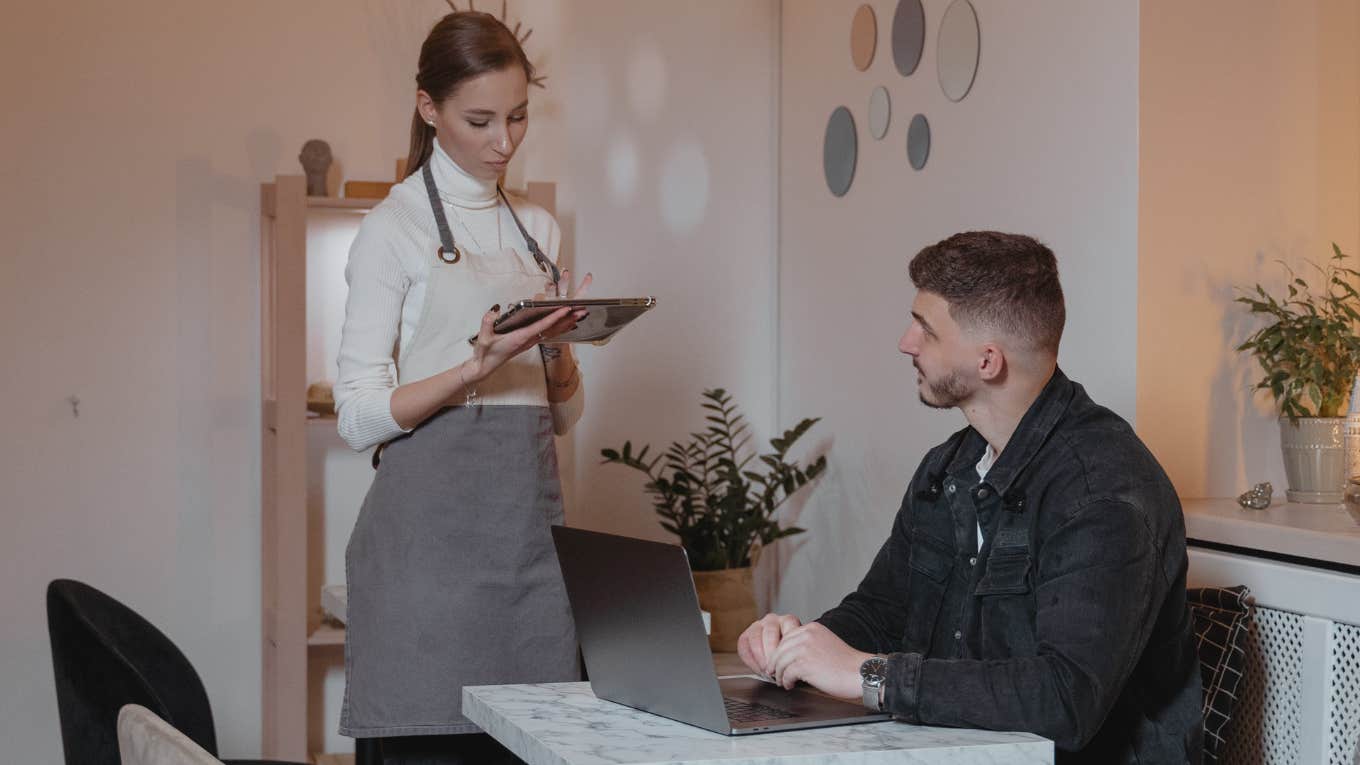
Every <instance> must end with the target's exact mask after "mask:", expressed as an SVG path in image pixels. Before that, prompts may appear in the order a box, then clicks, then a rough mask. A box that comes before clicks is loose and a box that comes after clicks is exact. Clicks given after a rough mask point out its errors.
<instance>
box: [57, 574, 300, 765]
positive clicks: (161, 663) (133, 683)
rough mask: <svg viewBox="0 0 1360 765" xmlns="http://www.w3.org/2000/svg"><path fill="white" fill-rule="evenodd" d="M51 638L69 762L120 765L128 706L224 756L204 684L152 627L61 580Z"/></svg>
mask: <svg viewBox="0 0 1360 765" xmlns="http://www.w3.org/2000/svg"><path fill="white" fill-rule="evenodd" d="M47 634H48V638H49V639H50V640H51V642H52V668H53V670H54V671H55V674H56V681H57V709H58V711H59V713H60V715H61V743H62V748H63V750H64V751H65V753H66V765H119V756H118V710H119V709H121V708H122V707H123V705H124V704H141V705H142V706H144V707H146V708H147V709H150V710H151V711H152V712H155V713H156V714H157V715H158V716H160V717H161V719H163V720H165V721H166V722H168V723H170V724H171V725H173V726H175V728H177V729H178V730H179V731H180V732H182V733H184V735H186V736H188V737H189V738H190V739H193V741H194V743H196V744H198V745H199V746H201V747H203V748H204V749H206V750H208V752H210V753H211V754H212V755H213V756H214V757H215V756H217V734H216V733H215V732H214V729H213V720H212V709H211V707H210V706H209V705H208V694H207V692H206V691H204V690H203V682H202V681H201V680H199V678H198V673H197V672H195V671H194V667H193V665H192V664H190V663H189V660H188V659H187V658H185V656H184V654H183V653H181V652H180V650H179V648H177V647H176V646H175V644H174V643H173V642H171V640H170V638H168V637H166V636H165V634H164V633H163V632H161V631H160V630H158V629H156V627H155V626H154V625H152V624H151V622H148V621H147V620H146V619H143V618H142V617H141V616H140V615H138V614H137V612H135V611H133V610H132V609H130V608H128V607H127V606H125V605H123V604H122V603H120V602H118V601H117V600H114V599H113V598H111V597H109V596H108V595H106V594H104V593H102V592H100V591H99V590H97V589H95V588H93V587H91V586H89V585H88V584H84V583H82V582H77V581H74V580H71V579H57V580H54V581H53V582H52V583H51V584H49V585H47ZM226 762H229V763H239V764H241V765H244V764H245V763H265V762H270V761H266V760H227V761H226ZM285 765H286V764H285ZM292 765H301V764H300V763H294V764H292Z"/></svg>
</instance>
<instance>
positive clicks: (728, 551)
mask: <svg viewBox="0 0 1360 765" xmlns="http://www.w3.org/2000/svg"><path fill="white" fill-rule="evenodd" d="M703 408H704V409H706V410H708V415H707V416H706V418H705V419H706V420H707V422H708V427H707V428H706V429H704V430H703V431H701V432H698V433H691V434H690V436H689V439H688V440H686V441H676V442H674V443H672V444H671V445H670V448H668V449H667V450H666V451H665V453H663V454H660V455H657V456H654V457H652V458H651V459H650V460H649V459H648V457H647V454H648V452H649V451H650V449H651V447H650V446H643V447H642V449H641V450H640V451H638V452H636V453H634V452H633V445H632V442H631V441H625V442H624V444H623V448H622V449H619V450H615V449H602V450H600V454H601V455H602V456H603V457H604V463H606V464H607V463H616V464H619V465H627V466H628V467H631V468H633V469H635V470H638V471H640V472H642V473H645V474H646V476H647V483H646V484H645V486H644V487H643V488H644V490H645V491H646V492H647V494H649V495H651V498H652V506H653V508H654V509H655V510H656V514H657V515H658V516H660V521H661V527H662V528H664V529H665V530H666V531H669V532H670V533H672V534H674V535H676V536H677V537H679V539H680V544H681V545H682V546H683V547H684V548H685V553H686V554H687V555H688V557H689V562H690V568H691V569H693V571H694V585H695V589H696V590H697V591H698V593H699V603H700V605H701V606H702V607H703V608H704V610H706V611H708V612H709V613H710V614H712V617H713V624H712V630H711V632H710V635H709V644H710V645H711V646H712V647H713V650H715V651H734V650H736V644H737V638H738V637H739V636H740V635H741V632H742V630H744V629H746V627H747V625H749V624H750V623H751V622H752V621H754V620H755V618H756V604H755V594H754V592H753V589H752V577H751V565H752V563H753V562H754V561H755V560H756V558H757V557H758V556H759V554H760V551H761V550H762V549H763V548H764V547H766V546H768V545H770V544H773V543H774V542H775V541H776V540H779V539H782V538H784V537H788V536H793V535H794V534H801V533H803V529H800V528H798V527H797V526H781V525H780V523H779V520H778V519H777V518H775V512H776V511H777V510H778V509H779V507H780V506H781V505H783V504H784V503H785V502H786V501H787V500H788V499H789V497H790V496H792V495H793V494H795V493H797V491H798V490H799V489H801V488H803V487H804V486H805V485H807V484H808V482H810V481H812V480H813V479H815V478H816V477H817V476H819V475H821V474H822V472H823V471H825V470H826V457H825V456H821V457H818V458H817V459H816V460H815V461H813V462H812V463H811V464H809V465H808V466H807V467H806V468H802V467H799V465H798V463H797V462H796V461H790V460H789V459H788V451H789V448H790V447H792V446H793V444H794V442H796V441H797V440H798V439H799V438H801V437H802V436H803V434H804V433H806V432H807V431H808V430H809V429H811V428H812V426H813V425H816V424H817V422H818V420H819V419H820V418H811V419H805V420H803V421H802V422H799V423H798V424H797V425H796V426H794V427H793V428H792V429H790V430H786V431H784V434H783V435H782V436H780V437H779V438H772V439H770V446H771V447H772V448H773V451H771V452H768V453H765V454H756V453H754V452H753V451H752V450H751V449H750V448H749V444H750V441H751V436H750V432H749V429H748V428H747V425H746V420H745V418H744V417H743V416H742V415H741V413H740V412H739V411H738V409H737V406H736V404H734V403H732V397H731V396H730V395H728V393H727V391H725V390H723V389H722V388H717V389H713V390H705V391H704V392H703Z"/></svg>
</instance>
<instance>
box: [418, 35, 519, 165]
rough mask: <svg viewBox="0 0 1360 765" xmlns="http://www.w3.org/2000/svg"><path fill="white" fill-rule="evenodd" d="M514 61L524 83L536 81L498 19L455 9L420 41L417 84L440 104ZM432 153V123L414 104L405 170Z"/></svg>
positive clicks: (424, 160)
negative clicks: (465, 85) (479, 77)
mask: <svg viewBox="0 0 1360 765" xmlns="http://www.w3.org/2000/svg"><path fill="white" fill-rule="evenodd" d="M516 65H518V66H520V67H522V68H523V69H524V76H525V77H527V78H528V79H529V82H531V83H537V80H536V79H535V77H534V65H533V64H531V63H529V57H528V56H526V55H524V48H522V47H521V46H520V44H519V40H518V39H517V38H516V37H515V34H514V33H513V32H511V31H510V29H509V28H508V27H507V26H505V24H504V23H502V22H501V20H500V19H498V18H496V17H495V16H492V15H491V14H489V13H481V12H479V11H455V12H453V13H450V14H449V15H447V16H445V17H444V18H442V19H440V20H439V21H438V23H436V24H435V25H434V28H433V29H431V30H430V34H429V36H428V37H426V38H425V43H424V44H423V45H421V46H420V63H419V68H418V70H417V72H416V87H417V88H419V89H420V90H423V91H425V92H426V93H429V94H430V98H432V99H434V102H435V104H441V103H443V102H444V100H445V99H447V98H448V97H449V96H451V95H453V93H454V91H455V90H457V89H458V86H460V85H462V84H463V82H465V81H466V80H469V79H472V78H473V77H476V76H477V75H480V74H485V73H487V72H497V71H500V70H502V69H505V68H506V67H509V66H516ZM432 154H434V128H433V127H432V126H430V125H429V124H427V123H426V122H425V120H424V119H422V118H421V116H420V110H418V109H417V110H416V112H415V114H414V115H413V116H412V117H411V149H410V151H409V152H408V153H407V156H406V174H407V175H411V174H412V173H414V172H416V171H417V170H419V169H420V168H421V166H422V165H424V164H425V163H426V162H427V161H428V160H429V159H430V156H431V155H432Z"/></svg>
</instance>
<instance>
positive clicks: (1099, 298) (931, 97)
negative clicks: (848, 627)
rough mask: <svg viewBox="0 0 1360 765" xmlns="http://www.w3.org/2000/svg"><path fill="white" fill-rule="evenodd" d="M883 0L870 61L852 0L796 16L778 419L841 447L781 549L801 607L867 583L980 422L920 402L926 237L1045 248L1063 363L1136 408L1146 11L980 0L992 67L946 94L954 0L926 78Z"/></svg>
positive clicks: (801, 0) (799, 7)
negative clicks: (965, 233) (944, 453)
mask: <svg viewBox="0 0 1360 765" xmlns="http://www.w3.org/2000/svg"><path fill="white" fill-rule="evenodd" d="M870 4H871V5H872V6H873V8H874V10H875V12H876V13H877V16H878V28H879V45H878V52H877V55H876V56H875V58H874V61H873V63H872V65H871V66H870V67H869V70H868V71H867V72H859V71H857V70H856V69H854V67H853V66H852V65H851V60H850V51H849V47H850V46H849V39H850V21H851V18H852V16H853V14H854V11H855V8H856V7H857V6H858V3H857V2H852V1H851V0H838V1H837V2H826V1H825V0H788V1H787V2H785V3H784V9H783V31H782V36H781V46H782V50H783V56H782V59H781V60H782V63H783V72H782V77H783V84H782V91H781V116H782V122H781V135H780V165H779V170H780V188H781V197H780V210H779V214H780V237H779V248H780V250H779V251H780V262H779V269H780V282H779V284H780V293H779V309H780V310H779V338H780V354H781V359H780V366H779V380H780V385H781V388H780V406H779V421H780V424H781V426H782V425H784V424H787V423H790V422H793V421H795V420H797V419H798V418H801V417H805V416H813V415H821V416H823V417H825V420H824V421H823V422H822V423H821V424H820V425H819V426H818V428H817V429H816V430H814V431H813V433H814V434H815V435H817V437H818V440H819V441H820V442H821V444H820V445H822V446H826V447H829V448H830V452H829V459H830V474H829V475H828V476H827V477H826V480H824V481H823V482H822V483H821V485H819V486H818V487H817V488H816V489H815V491H814V492H813V494H812V495H811V496H810V497H809V498H808V500H807V502H806V506H805V507H804V508H802V510H801V512H800V513H797V514H796V517H797V520H798V523H799V525H801V526H803V527H805V528H807V529H808V530H809V532H808V534H806V535H804V536H801V537H794V538H793V539H791V540H788V541H786V542H783V543H781V546H780V548H778V549H779V553H780V555H779V557H780V559H781V560H780V564H781V569H782V571H783V578H782V581H781V585H780V594H779V597H778V599H777V603H778V605H779V607H780V608H781V609H782V610H788V611H792V612H795V613H799V614H802V615H804V616H814V615H816V614H819V613H820V612H821V611H822V610H824V609H826V608H828V607H830V606H832V605H834V604H835V603H836V602H837V601H838V600H839V598H840V597H841V596H842V595H844V594H845V593H846V592H848V591H849V590H850V589H852V588H853V587H854V586H855V585H856V584H857V583H858V581H859V579H860V577H862V576H863V573H864V571H865V570H866V569H867V567H868V564H869V562H870V561H871V560H872V558H873V555H874V554H875V553H876V552H877V550H878V546H879V545H880V544H881V543H882V540H883V539H884V538H885V537H886V535H887V533H888V530H889V528H890V524H891V521H892V518H893V516H894V515H895V513H896V511H897V509H898V506H899V503H900V501H901V498H902V493H903V491H904V490H905V488H906V484H907V481H908V479H909V478H910V477H911V474H912V472H913V471H914V470H915V468H916V466H917V464H918V463H919V461H920V459H921V457H922V456H923V455H924V454H925V452H926V450H927V449H928V448H929V447H931V446H933V445H935V444H937V443H939V442H940V441H942V440H943V439H944V438H945V437H946V436H947V434H949V433H951V432H953V431H954V430H956V429H958V428H960V427H962V426H963V425H964V422H963V420H962V417H961V416H960V415H959V414H958V413H957V412H954V411H950V412H945V413H941V412H937V411H934V410H929V409H927V408H925V407H924V406H922V405H921V404H919V403H918V402H917V401H916V387H915V375H914V373H913V371H912V367H911V364H910V362H909V360H908V359H907V358H906V357H904V356H902V355H901V354H899V353H898V351H897V341H898V338H899V337H900V336H901V334H902V332H903V330H904V329H905V328H906V326H907V323H908V321H909V318H910V317H909V315H908V314H909V307H910V305H911V300H912V298H913V296H914V290H913V288H912V286H911V282H910V279H909V278H908V275H907V263H908V261H909V260H910V258H911V256H912V255H914V254H915V253H916V252H917V251H918V250H919V249H921V248H922V247H923V246H925V245H927V244H931V243H934V242H936V241H938V240H940V239H942V238H944V237H946V236H948V235H950V234H952V233H954V232H957V231H962V230H969V229H1000V230H1003V231H1015V232H1020V233H1027V234H1031V235H1034V236H1037V237H1038V238H1039V239H1041V240H1043V241H1044V242H1045V243H1047V244H1048V245H1049V246H1050V247H1052V248H1053V250H1054V252H1055V253H1056V254H1057V256H1058V262H1059V268H1060V271H1061V275H1062V280H1063V286H1064V290H1065V293H1066V297H1067V307H1068V323H1067V330H1066V334H1065V336H1064V338H1063V344H1062V353H1061V356H1060V363H1061V365H1062V367H1063V369H1064V370H1065V371H1066V372H1067V373H1068V375H1069V376H1071V377H1072V378H1073V379H1075V380H1077V381H1079V382H1081V383H1083V384H1085V385H1086V387H1087V389H1088V390H1089V391H1090V392H1091V394H1092V396H1093V397H1094V398H1095V399H1096V400H1097V401H1099V402H1102V403H1104V404H1106V405H1108V406H1111V407H1112V408H1113V409H1114V410H1115V411H1117V412H1119V413H1120V414H1121V415H1123V416H1124V417H1126V418H1129V419H1132V417H1133V414H1134V412H1133V410H1134V376H1135V375H1134V369H1135V359H1134V355H1133V353H1132V348H1133V347H1134V341H1135V337H1134V331H1135V323H1136V294H1137V293H1136V275H1137V274H1136V267H1137V260H1136V258H1137V218H1136V204H1137V188H1138V186H1137V170H1138V148H1137V141H1138V136H1137V125H1138V121H1137V120H1138V102H1137V99H1138V5H1137V4H1136V3H1128V2H1122V1H1119V0H1104V1H1103V2H1091V1H1090V0H1061V1H1057V0H1055V1H1053V2H1044V3H1011V2H1005V1H1004V0H974V6H975V7H976V9H977V14H978V17H979V24H980V27H981V42H982V49H981V60H980V65H979V70H978V75H977V79H976V82H975V84H974V85H973V89H972V92H971V93H970V94H969V95H968V96H967V98H965V99H964V100H963V101H962V102H960V103H951V102H949V101H948V100H947V99H945V97H944V95H943V94H942V93H941V91H940V87H939V85H938V83H937V80H936V66H935V54H936V47H935V32H936V31H937V30H938V28H939V24H940V20H941V18H942V17H943V14H944V11H945V8H946V7H948V3H947V2H946V1H945V0H926V2H925V4H924V5H925V10H926V23H927V28H928V30H929V33H928V35H927V40H926V46H925V51H924V55H923V56H922V59H921V64H920V66H919V68H918V69H917V70H916V72H915V73H914V74H913V75H912V76H911V77H909V78H903V77H902V76H901V75H899V74H898V73H897V69H896V68H895V66H894V65H893V61H892V55H891V46H890V44H889V42H888V40H889V37H888V33H889V30H890V29H891V23H892V14H893V10H894V9H895V7H896V5H897V3H896V2H891V1H890V0H875V1H874V2H872V3H870ZM877 85H884V86H886V87H887V88H888V90H889V92H890V94H891V96H892V124H891V127H890V129H889V133H888V135H887V137H886V138H884V139H883V140H882V141H875V140H873V138H872V137H871V136H870V135H869V133H868V128H867V125H868V122H867V120H868V102H869V94H870V91H871V90H872V89H873V88H874V87H875V86H877ZM840 105H844V106H847V107H849V108H850V110H851V112H852V113H853V114H854V116H855V119H856V128H857V132H858V136H859V162H858V166H857V169H856V172H855V179H854V185H853V186H852V187H851V189H850V191H849V193H848V194H847V195H846V196H845V197H843V198H840V199H837V198H835V197H833V196H832V195H831V193H830V192H829V191H828V190H827V186H826V183H825V181H824V180H823V174H822V136H823V133H824V131H825V128H826V121H827V119H828V117H829V116H830V114H831V112H832V110H833V109H834V108H835V107H837V106H840ZM917 112H920V113H923V114H925V115H926V116H927V118H928V119H929V120H930V123H931V134H932V149H931V155H930V160H929V163H928V164H927V165H926V167H925V169H924V170H922V171H920V172H915V171H913V170H912V169H911V167H910V166H909V165H908V163H907V161H906V152H905V146H906V128H907V124H908V122H909V121H910V119H911V117H912V115H914V114H915V113H917ZM812 445H813V444H810V445H809V446H812Z"/></svg>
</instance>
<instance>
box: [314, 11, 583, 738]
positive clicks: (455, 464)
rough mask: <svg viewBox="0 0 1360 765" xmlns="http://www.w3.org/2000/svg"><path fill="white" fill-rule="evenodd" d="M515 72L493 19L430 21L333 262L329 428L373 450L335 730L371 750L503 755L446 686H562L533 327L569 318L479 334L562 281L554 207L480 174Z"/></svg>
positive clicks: (556, 289) (545, 333) (563, 636)
mask: <svg viewBox="0 0 1360 765" xmlns="http://www.w3.org/2000/svg"><path fill="white" fill-rule="evenodd" d="M533 76H534V70H533V66H532V65H531V64H530V63H529V60H528V58H527V57H526V56H525V54H524V50H523V49H522V48H521V47H520V44H519V41H518V40H517V39H516V38H515V36H514V34H512V33H511V31H510V30H509V29H507V28H506V27H505V25H504V24H502V23H501V22H500V21H499V20H498V19H496V18H495V17H493V16H491V15H488V14H485V13H477V12H470V11H465V12H456V13H452V14H449V15H448V16H445V17H444V18H443V19H442V20H441V21H440V22H439V23H438V24H436V25H435V26H434V28H433V29H432V30H431V31H430V34H429V37H428V38H426V40H425V43H424V45H423V46H421V49H420V63H419V72H418V74H417V75H416V84H417V87H418V90H417V91H416V113H415V117H414V120H413V122H412V126H411V153H410V157H409V159H408V161H407V165H406V167H407V168H408V170H409V172H410V175H409V176H408V177H407V178H406V180H405V181H403V182H401V183H399V184H397V185H396V186H395V187H393V189H392V192H391V194H390V195H389V196H388V197H387V199H386V200H384V201H383V202H382V203H381V204H380V205H378V206H377V207H376V208H374V209H373V210H372V212H370V213H369V214H368V216H367V217H366V218H365V219H364V222H363V224H362V225H361V226H360V228H359V233H358V235H357V237H356V238H355V240H354V245H353V247H352V248H351V250H350V256H349V265H348V267H347V269H346V272H345V275H346V279H347V281H348V282H349V298H348V301H347V302H346V305H345V324H344V330H343V335H342V337H341V341H340V354H339V380H338V381H337V384H336V386H335V400H336V405H337V407H338V409H339V418H340V422H339V430H340V435H341V436H342V437H343V438H344V439H345V441H346V442H347V443H348V444H349V445H350V446H351V447H353V448H354V449H356V450H362V449H367V448H370V447H373V446H378V445H382V446H381V447H380V462H379V465H378V472H377V475H376V476H375V478H374V481H373V485H372V488H370V489H369V492H368V496H367V497H366V498H365V499H364V504H363V507H362V509H361V510H360V512H359V518H358V521H357V522H356V523H355V526H354V531H353V534H352V536H351V537H350V542H349V548H348V550H347V551H346V555H345V574H346V580H347V583H348V588H349V602H348V613H347V622H348V624H347V630H346V636H345V699H344V706H343V709H342V711H341V717H340V732H341V733H342V734H343V735H347V736H353V737H356V738H376V739H379V744H378V746H379V747H380V748H381V751H382V754H383V760H384V761H385V762H388V763H393V762H406V763H414V762H421V763H464V762H476V763H485V762H498V761H511V762H513V761H515V760H514V758H513V756H511V755H509V753H508V752H507V751H505V750H504V749H502V748H500V747H499V745H498V744H496V743H495V741H494V740H492V739H490V737H488V736H486V735H485V734H482V733H479V732H478V728H477V727H476V726H475V725H474V724H472V723H471V722H469V721H468V719H467V718H466V717H464V716H463V715H462V701H461V699H462V689H463V686H465V685H483V684H500V683H527V682H557V681H570V680H577V679H579V676H578V668H577V654H576V635H575V630H574V628H573V625H572V620H571V615H570V612H569V610H568V606H567V599H566V592H565V589H564V587H563V584H562V579H561V572H560V571H559V569H558V565H557V559H556V555H555V553H554V551H553V546H552V540H551V535H550V532H549V527H550V526H551V525H552V524H556V523H561V522H562V493H561V486H560V484H559V480H558V473H557V456H556V452H555V450H554V445H553V435H554V434H562V433H564V432H566V430H567V429H568V428H570V427H571V426H572V424H573V423H574V422H575V421H576V420H577V419H578V418H579V417H580V412H581V404H582V396H581V390H580V388H581V375H580V371H579V370H578V368H577V366H576V360H575V358H574V357H573V355H572V352H571V348H570V346H568V345H566V344H554V343H553V342H552V340H553V338H554V337H556V336H558V335H560V334H561V333H563V332H565V331H568V330H569V329H571V328H573V327H574V326H575V324H576V322H577V321H578V320H579V319H580V318H582V316H581V315H580V314H579V313H575V312H572V311H570V310H568V309H565V308H563V309H559V310H558V311H556V312H555V313H553V314H551V315H549V316H547V317H546V318H544V319H542V320H540V321H538V322H537V323H535V324H532V325H530V326H527V327H524V328H522V329H520V330H517V331H515V332H511V333H508V334H495V333H493V332H492V323H493V322H494V320H495V318H496V316H497V314H498V310H499V307H500V306H502V305H507V304H509V303H510V302H511V301H513V300H518V299H522V298H529V297H533V296H534V295H535V294H538V293H547V294H558V295H562V296H563V297H566V296H568V295H569V293H570V292H571V290H570V289H569V286H570V278H569V275H568V274H567V273H566V272H565V271H563V272H561V273H559V272H558V268H557V265H556V259H557V254H558V247H559V242H560V232H559V229H558V226H557V222H556V221H555V220H553V218H552V216H551V215H549V214H548V212H547V211H546V210H544V209H543V208H541V207H538V206H535V205H533V204H531V203H529V202H527V201H525V200H522V199H517V198H516V199H513V200H512V199H511V198H510V197H508V196H507V195H506V194H505V193H504V192H503V191H502V190H501V189H500V186H499V179H500V177H501V176H502V174H503V173H504V172H505V168H506V165H507V164H508V163H509V162H510V159H511V158H512V157H513V156H514V154H515V150H516V148H517V147H518V146H519V143H520V141H521V140H522V139H523V138H524V132H525V128H526V127H527V126H528V107H529V100H528V86H529V83H530V81H531V80H532V78H533ZM589 281H590V277H589V276H587V277H586V278H585V280H584V281H583V282H582V284H581V290H583V289H584V288H585V287H586V285H587V284H588V283H589ZM577 292H578V293H579V292H580V290H578V291H577ZM473 336H475V337H476V339H475V340H474V341H472V342H469V340H468V338H470V337H473ZM535 346H536V347H537V350H535V351H530V349H533V348H535ZM375 461H379V460H378V458H376V457H375ZM370 751H371V749H370Z"/></svg>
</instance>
